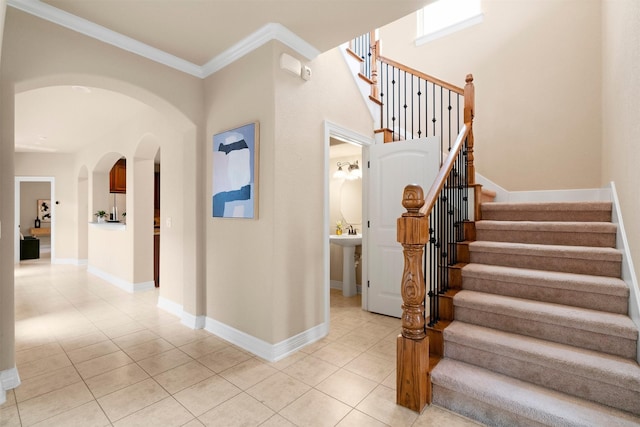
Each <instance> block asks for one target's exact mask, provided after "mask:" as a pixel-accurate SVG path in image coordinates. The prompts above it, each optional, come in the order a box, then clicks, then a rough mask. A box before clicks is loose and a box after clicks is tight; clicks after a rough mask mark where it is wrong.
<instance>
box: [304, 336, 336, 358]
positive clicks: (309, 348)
mask: <svg viewBox="0 0 640 427" xmlns="http://www.w3.org/2000/svg"><path fill="white" fill-rule="evenodd" d="M330 343H331V341H330V340H328V339H327V338H323V339H321V340H319V341H316V342H314V343H311V344H309V345H307V346H305V347H302V348H301V349H300V351H301V352H302V353H306V354H313V353H315V352H316V351H318V350H320V349H321V348H322V347H324V346H326V345H329V344H330Z"/></svg>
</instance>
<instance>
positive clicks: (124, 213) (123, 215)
mask: <svg viewBox="0 0 640 427" xmlns="http://www.w3.org/2000/svg"><path fill="white" fill-rule="evenodd" d="M122 222H125V223H126V222H127V213H126V212H122Z"/></svg>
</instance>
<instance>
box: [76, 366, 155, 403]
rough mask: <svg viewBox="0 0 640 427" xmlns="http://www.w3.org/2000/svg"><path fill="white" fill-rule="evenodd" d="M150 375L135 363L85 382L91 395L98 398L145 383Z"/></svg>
mask: <svg viewBox="0 0 640 427" xmlns="http://www.w3.org/2000/svg"><path fill="white" fill-rule="evenodd" d="M147 378H149V375H148V374H147V373H146V372H145V371H144V370H143V369H142V368H141V367H139V366H138V365H136V364H135V363H130V364H129V365H125V366H122V367H120V368H116V369H113V370H111V371H109V372H105V373H104V374H100V375H96V376H95V377H91V378H88V379H87V380H85V382H86V383H87V386H88V387H89V390H91V393H93V395H94V396H95V397H96V398H98V397H102V396H105V395H107V394H110V393H113V392H114V391H118V390H120V389H123V388H125V387H128V386H130V385H132V384H135V383H138V382H140V381H144V380H145V379H147Z"/></svg>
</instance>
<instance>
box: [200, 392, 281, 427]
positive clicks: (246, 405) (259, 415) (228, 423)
mask: <svg viewBox="0 0 640 427" xmlns="http://www.w3.org/2000/svg"><path fill="white" fill-rule="evenodd" d="M273 414H274V412H273V411H272V410H271V409H269V408H267V407H266V406H264V405H263V404H262V403H260V402H258V401H257V400H255V399H254V398H253V397H251V396H249V395H248V394H246V393H241V394H239V395H237V396H236V397H234V398H232V399H231V400H227V401H226V402H224V403H223V404H221V405H218V406H216V407H215V408H213V409H212V410H210V411H208V412H206V413H205V414H203V415H202V416H200V417H198V419H199V420H200V421H201V422H203V423H204V425H206V426H216V427H217V426H220V425H221V423H220V421H221V420H224V425H225V427H234V426H257V425H260V424H261V423H263V422H264V421H266V420H268V419H269V418H271V417H272V416H273Z"/></svg>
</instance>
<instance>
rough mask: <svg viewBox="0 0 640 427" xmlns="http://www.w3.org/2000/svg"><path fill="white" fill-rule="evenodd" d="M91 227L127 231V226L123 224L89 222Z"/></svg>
mask: <svg viewBox="0 0 640 427" xmlns="http://www.w3.org/2000/svg"><path fill="white" fill-rule="evenodd" d="M89 225H90V226H91V227H94V228H102V229H103V230H109V231H126V230H127V224H124V223H122V222H93V221H89Z"/></svg>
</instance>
